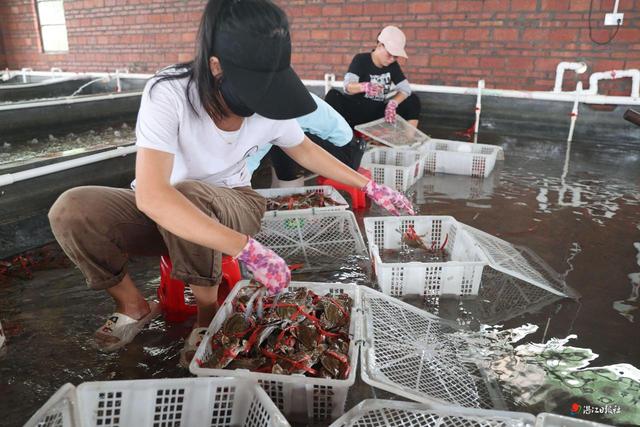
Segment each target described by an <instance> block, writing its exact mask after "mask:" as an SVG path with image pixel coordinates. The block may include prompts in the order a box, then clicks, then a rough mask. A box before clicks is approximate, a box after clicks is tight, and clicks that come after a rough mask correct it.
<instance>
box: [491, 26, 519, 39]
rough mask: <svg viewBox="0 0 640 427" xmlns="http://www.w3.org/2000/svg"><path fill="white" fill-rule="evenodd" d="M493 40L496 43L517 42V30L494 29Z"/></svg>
mask: <svg viewBox="0 0 640 427" xmlns="http://www.w3.org/2000/svg"><path fill="white" fill-rule="evenodd" d="M493 39H494V40H497V41H517V40H518V30H517V29H515V28H496V29H494V30H493Z"/></svg>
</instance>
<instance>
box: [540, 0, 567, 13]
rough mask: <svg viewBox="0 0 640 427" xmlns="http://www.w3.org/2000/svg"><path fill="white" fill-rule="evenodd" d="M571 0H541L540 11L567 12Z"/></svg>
mask: <svg viewBox="0 0 640 427" xmlns="http://www.w3.org/2000/svg"><path fill="white" fill-rule="evenodd" d="M570 5H571V0H542V4H541V5H540V10H541V11H542V12H548V11H555V10H569V6H570Z"/></svg>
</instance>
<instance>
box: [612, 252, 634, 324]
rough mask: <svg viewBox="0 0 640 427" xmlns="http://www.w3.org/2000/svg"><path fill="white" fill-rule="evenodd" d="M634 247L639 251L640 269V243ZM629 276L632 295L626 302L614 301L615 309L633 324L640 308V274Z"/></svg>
mask: <svg viewBox="0 0 640 427" xmlns="http://www.w3.org/2000/svg"><path fill="white" fill-rule="evenodd" d="M633 246H634V247H635V248H636V250H637V251H638V254H637V255H636V259H637V261H638V267H640V243H639V242H635V243H634V244H633ZM628 276H629V280H630V281H631V295H629V298H627V299H625V300H621V301H614V303H613V309H614V310H616V311H617V312H618V313H620V314H621V315H622V316H623V317H624V318H625V319H627V320H628V321H630V322H632V323H633V322H634V321H635V318H634V316H635V315H636V313H635V312H636V310H638V308H640V272H637V273H629V275H628Z"/></svg>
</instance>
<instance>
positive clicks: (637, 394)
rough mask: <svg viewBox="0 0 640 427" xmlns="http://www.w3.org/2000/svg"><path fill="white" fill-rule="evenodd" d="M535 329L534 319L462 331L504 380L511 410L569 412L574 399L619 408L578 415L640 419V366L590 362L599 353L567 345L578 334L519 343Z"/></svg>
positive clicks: (478, 356) (472, 352) (492, 374)
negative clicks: (515, 325) (510, 326)
mask: <svg viewBox="0 0 640 427" xmlns="http://www.w3.org/2000/svg"><path fill="white" fill-rule="evenodd" d="M536 330H537V326H535V325H531V324H525V325H523V326H521V327H518V328H513V329H506V330H502V329H501V328H499V327H492V326H484V327H483V328H482V329H481V330H480V331H479V332H477V333H472V334H469V333H461V334H460V336H461V337H462V339H464V340H467V341H468V342H469V344H470V345H469V347H468V349H469V352H470V354H469V356H470V357H473V358H475V360H479V361H480V362H479V363H480V366H482V368H483V369H484V370H485V371H486V373H487V375H489V377H493V378H495V379H496V380H497V381H498V382H499V384H500V386H501V389H502V390H503V392H504V393H505V397H506V398H507V399H508V400H509V401H510V403H511V409H514V410H525V411H528V412H533V413H536V412H542V411H545V412H556V413H559V414H564V415H569V413H570V408H571V405H572V404H573V403H578V404H581V405H583V406H584V405H592V406H601V407H604V406H605V405H610V406H617V407H618V410H615V408H613V409H614V410H613V411H611V412H614V413H609V414H589V413H582V414H579V417H580V418H586V419H592V420H600V421H602V420H605V421H606V422H609V423H615V424H630V425H638V424H640V411H638V407H639V405H640V370H638V369H637V368H635V367H633V366H632V365H630V364H615V365H610V366H601V367H593V366H591V367H590V365H591V363H592V362H593V361H594V360H595V359H597V358H598V355H597V354H595V353H594V352H593V351H591V350H590V349H587V348H580V347H573V346H570V345H567V344H568V342H569V341H570V340H575V339H577V336H576V335H569V336H567V337H566V338H551V339H549V340H548V341H546V342H543V343H531V342H529V343H526V344H521V345H518V346H514V344H515V343H517V342H519V341H522V340H523V339H524V338H525V337H526V336H528V335H530V334H533V333H534V332H536Z"/></svg>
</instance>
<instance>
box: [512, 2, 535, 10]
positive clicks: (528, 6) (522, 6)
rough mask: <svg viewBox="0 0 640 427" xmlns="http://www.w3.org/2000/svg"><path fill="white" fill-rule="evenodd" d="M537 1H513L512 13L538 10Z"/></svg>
mask: <svg viewBox="0 0 640 427" xmlns="http://www.w3.org/2000/svg"><path fill="white" fill-rule="evenodd" d="M536 7H537V2H536V0H511V10H512V11H514V12H515V11H523V10H524V11H532V10H536Z"/></svg>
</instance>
